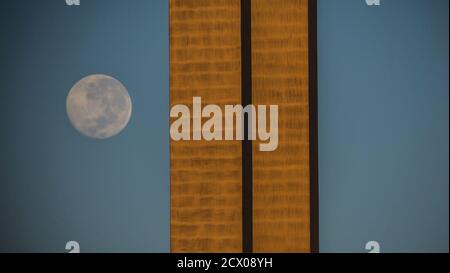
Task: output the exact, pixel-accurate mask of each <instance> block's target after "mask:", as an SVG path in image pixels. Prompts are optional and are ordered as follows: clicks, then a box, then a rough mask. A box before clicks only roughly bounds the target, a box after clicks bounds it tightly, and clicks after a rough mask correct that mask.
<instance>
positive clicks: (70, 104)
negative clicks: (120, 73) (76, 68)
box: [66, 75, 132, 139]
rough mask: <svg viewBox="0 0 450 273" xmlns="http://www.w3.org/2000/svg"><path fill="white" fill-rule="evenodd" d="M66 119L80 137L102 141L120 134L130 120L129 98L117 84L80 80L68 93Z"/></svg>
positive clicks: (109, 79) (102, 78)
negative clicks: (67, 118)
mask: <svg viewBox="0 0 450 273" xmlns="http://www.w3.org/2000/svg"><path fill="white" fill-rule="evenodd" d="M66 110H67V115H68V116H69V119H70V122H71V123H72V125H73V127H75V129H76V130H77V131H78V132H80V133H81V134H83V135H85V136H88V137H91V138H96V139H106V138H110V137H112V136H115V135H117V134H118V133H120V132H121V131H122V130H123V129H124V128H125V127H126V126H127V124H128V122H129V121H130V117H131V111H132V105H131V98H130V95H129V94H128V91H127V89H126V88H125V87H124V86H123V85H122V83H120V82H119V81H118V80H116V79H114V78H112V77H110V76H106V75H91V76H87V77H85V78H83V79H81V80H80V81H79V82H77V83H76V84H75V85H74V86H73V87H72V89H71V90H70V92H69V94H68V96H67V101H66Z"/></svg>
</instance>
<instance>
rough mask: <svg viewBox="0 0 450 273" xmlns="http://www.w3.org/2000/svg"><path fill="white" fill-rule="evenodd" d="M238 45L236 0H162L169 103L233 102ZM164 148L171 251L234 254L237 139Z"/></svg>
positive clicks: (238, 224)
mask: <svg viewBox="0 0 450 273" xmlns="http://www.w3.org/2000/svg"><path fill="white" fill-rule="evenodd" d="M240 46H241V41H240V1H239V0H214V1H211V0H170V104H171V107H172V106H174V105H176V104H186V105H189V106H190V107H192V97H194V96H201V97H202V104H203V105H205V104H218V105H220V106H222V111H223V110H224V105H225V104H233V105H235V104H240V98H241V86H240V77H241V69H240V54H241V49H240ZM191 109H192V108H191ZM191 111H192V110H191ZM171 122H173V120H171ZM191 127H192V120H191ZM170 149H171V152H170V158H171V160H170V168H171V175H170V177H171V250H172V252H241V251H242V209H241V207H242V167H241V160H242V150H241V142H240V141H210V142H207V141H203V140H202V141H180V142H176V141H173V140H171V143H170Z"/></svg>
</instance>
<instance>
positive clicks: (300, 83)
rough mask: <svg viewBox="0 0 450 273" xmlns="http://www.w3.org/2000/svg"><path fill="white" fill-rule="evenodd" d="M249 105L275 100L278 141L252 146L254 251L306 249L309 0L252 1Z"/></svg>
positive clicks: (307, 224)
mask: <svg viewBox="0 0 450 273" xmlns="http://www.w3.org/2000/svg"><path fill="white" fill-rule="evenodd" d="M252 50H253V51H252V69H253V104H256V105H258V104H263V105H269V104H278V106H279V145H278V149H277V150H276V151H274V152H260V151H259V149H258V146H257V145H258V142H254V146H253V206H254V208H253V209H254V210H253V217H254V218H253V219H254V222H253V235H254V236H253V242H254V251H255V252H309V251H310V226H309V224H310V213H309V198H310V193H309V112H308V1H307V0H254V1H252Z"/></svg>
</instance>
